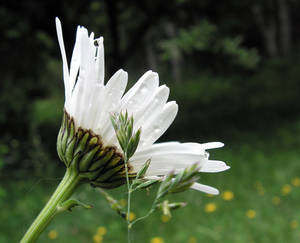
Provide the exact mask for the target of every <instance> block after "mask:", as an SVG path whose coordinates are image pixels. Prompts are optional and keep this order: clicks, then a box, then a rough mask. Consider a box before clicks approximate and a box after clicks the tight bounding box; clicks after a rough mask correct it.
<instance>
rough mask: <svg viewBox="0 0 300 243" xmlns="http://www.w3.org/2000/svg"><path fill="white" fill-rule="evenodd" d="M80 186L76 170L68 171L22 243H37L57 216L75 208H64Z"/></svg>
mask: <svg viewBox="0 0 300 243" xmlns="http://www.w3.org/2000/svg"><path fill="white" fill-rule="evenodd" d="M79 185H80V177H79V176H78V173H77V172H76V171H74V170H71V169H67V171H66V173H65V175H64V177H63V179H62V181H61V182H60V184H59V185H58V187H57V188H56V190H55V192H54V193H53V194H52V196H51V198H50V199H49V201H48V202H47V204H46V205H45V207H44V208H43V209H42V211H41V212H40V213H39V215H38V216H37V218H36V219H35V220H34V222H33V223H32V224H31V226H30V227H29V229H28V230H27V232H26V233H25V235H24V236H23V238H22V240H21V241H20V243H33V242H36V240H37V239H38V237H39V236H40V234H41V233H42V232H43V231H44V230H45V228H46V227H47V225H48V224H49V223H50V222H51V221H52V219H53V218H54V216H55V215H56V214H58V213H60V212H62V211H65V210H66V209H70V208H71V207H72V206H74V203H71V204H72V205H71V204H69V206H68V207H62V205H63V204H64V203H65V202H67V200H68V199H69V198H70V197H71V195H72V194H73V192H74V191H75V189H76V188H77V187H78V186H79Z"/></svg>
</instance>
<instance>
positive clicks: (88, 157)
mask: <svg viewBox="0 0 300 243" xmlns="http://www.w3.org/2000/svg"><path fill="white" fill-rule="evenodd" d="M99 148H100V145H98V146H96V147H95V148H93V149H92V150H91V151H89V152H87V153H85V154H84V155H83V157H82V158H81V159H80V162H79V171H82V172H85V171H87V169H88V167H89V165H90V163H91V162H92V160H93V158H94V155H95V154H96V153H97V151H98V150H99Z"/></svg>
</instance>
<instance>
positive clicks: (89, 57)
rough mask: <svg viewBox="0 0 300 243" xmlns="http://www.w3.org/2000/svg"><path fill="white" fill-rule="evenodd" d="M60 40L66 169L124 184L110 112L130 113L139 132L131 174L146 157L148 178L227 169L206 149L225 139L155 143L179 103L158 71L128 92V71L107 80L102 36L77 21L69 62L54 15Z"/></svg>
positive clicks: (103, 183) (61, 147)
mask: <svg viewBox="0 0 300 243" xmlns="http://www.w3.org/2000/svg"><path fill="white" fill-rule="evenodd" d="M56 29H57V35H58V42H59V46H60V50H61V55H62V61H63V79H64V86H65V104H64V118H63V122H62V126H61V129H60V132H59V135H58V140H57V150H58V154H59V157H60V159H61V160H62V161H63V162H64V163H65V164H66V166H67V167H68V168H71V169H74V170H77V171H78V173H79V176H80V177H81V178H82V180H84V181H86V182H88V183H90V184H91V185H93V186H96V187H102V188H114V187H118V186H120V185H122V184H125V183H126V177H125V166H124V158H123V155H122V149H121V147H120V144H119V142H118V138H117V136H116V132H115V130H114V127H113V124H112V122H111V115H112V114H120V113H122V112H125V111H126V113H128V115H129V116H130V117H133V118H134V125H133V128H132V129H133V131H135V132H136V131H138V130H139V129H140V131H141V134H140V138H139V143H138V146H137V148H136V150H135V153H134V154H133V155H132V157H131V158H130V160H129V162H128V168H129V177H131V178H135V176H136V174H137V173H138V172H139V170H140V169H141V168H142V167H143V165H144V163H145V161H147V160H148V159H151V163H150V166H149V168H148V170H147V171H146V174H145V175H144V178H145V179H147V178H149V179H150V178H164V176H165V175H167V174H168V173H170V171H173V173H175V174H177V173H180V172H181V171H183V170H184V169H185V168H187V167H189V166H191V165H193V164H195V163H198V165H199V167H198V168H199V172H220V171H224V170H227V169H229V166H227V165H226V164H225V163H224V162H222V161H215V160H209V154H208V153H207V152H206V150H207V149H213V148H219V147H222V146H223V144H222V143H220V142H212V143H205V144H199V143H180V142H164V143H155V142H156V141H157V140H158V139H159V137H160V136H161V135H162V134H163V133H164V132H165V131H166V130H167V129H168V127H169V126H170V125H171V123H172V122H173V120H174V119H175V117H176V114H177V111H178V105H177V104H176V102H175V101H168V96H169V88H168V87H167V86H166V85H159V77H158V74H157V73H155V72H152V71H148V72H146V73H145V74H144V75H143V76H142V77H141V78H140V79H139V80H138V81H137V82H136V83H135V84H134V86H133V87H132V88H131V89H130V90H129V91H128V92H126V93H125V89H126V86H127V77H128V75H127V73H126V72H125V71H123V70H122V69H120V70H119V71H117V72H116V73H115V74H114V75H113V76H112V77H111V78H110V79H109V80H108V81H107V83H105V82H104V46H103V37H100V38H94V33H91V34H89V33H88V31H87V29H85V28H84V27H81V26H79V27H78V28H77V33H76V41H75V46H74V50H73V54H72V58H71V63H70V67H69V65H68V62H67V57H66V53H65V47H64V41H63V35H62V27H61V23H60V21H59V19H58V18H56ZM192 188H194V189H196V190H200V191H203V192H206V193H210V194H218V190H217V189H215V188H212V187H210V186H206V185H202V184H199V183H196V182H195V183H193V185H192Z"/></svg>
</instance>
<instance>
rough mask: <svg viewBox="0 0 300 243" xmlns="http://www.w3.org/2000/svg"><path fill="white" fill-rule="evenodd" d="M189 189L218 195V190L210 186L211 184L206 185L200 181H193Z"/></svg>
mask: <svg viewBox="0 0 300 243" xmlns="http://www.w3.org/2000/svg"><path fill="white" fill-rule="evenodd" d="M191 189H194V190H197V191H201V192H205V193H207V194H212V195H218V194H219V190H218V189H216V188H214V187H211V186H207V185H203V184H200V183H197V182H196V183H194V184H193V185H192V186H191Z"/></svg>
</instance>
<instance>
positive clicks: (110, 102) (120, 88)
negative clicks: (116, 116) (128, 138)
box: [94, 69, 128, 142]
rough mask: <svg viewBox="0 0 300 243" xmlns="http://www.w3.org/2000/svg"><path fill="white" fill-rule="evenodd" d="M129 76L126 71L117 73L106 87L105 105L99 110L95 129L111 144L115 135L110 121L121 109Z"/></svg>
mask: <svg viewBox="0 0 300 243" xmlns="http://www.w3.org/2000/svg"><path fill="white" fill-rule="evenodd" d="M127 78H128V74H127V72H125V71H124V70H122V69H121V70H119V71H117V72H116V73H115V74H114V75H113V76H112V77H111V79H110V80H109V81H108V83H107V85H106V86H105V94H104V95H103V96H104V100H103V104H102V105H101V106H100V107H101V109H99V110H98V116H97V119H96V123H97V124H95V125H94V127H95V128H96V130H97V132H99V134H101V136H102V138H103V139H104V140H105V141H107V142H109V141H110V140H111V138H112V137H113V136H114V135H115V134H114V133H115V132H114V130H113V127H112V125H111V121H110V115H111V114H113V113H114V112H117V109H118V107H120V101H121V97H122V95H123V93H124V91H125V89H126V86H127Z"/></svg>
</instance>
